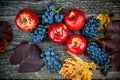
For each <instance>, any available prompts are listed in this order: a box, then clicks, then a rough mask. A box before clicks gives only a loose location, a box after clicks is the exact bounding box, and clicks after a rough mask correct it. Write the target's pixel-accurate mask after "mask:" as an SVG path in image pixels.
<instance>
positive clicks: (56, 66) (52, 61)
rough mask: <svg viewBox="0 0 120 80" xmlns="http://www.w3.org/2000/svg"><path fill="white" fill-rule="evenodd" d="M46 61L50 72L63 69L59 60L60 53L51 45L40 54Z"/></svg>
mask: <svg viewBox="0 0 120 80" xmlns="http://www.w3.org/2000/svg"><path fill="white" fill-rule="evenodd" d="M40 56H41V57H42V58H43V60H44V62H45V66H46V67H47V69H48V70H49V71H50V72H52V73H53V72H59V71H60V69H61V66H62V65H61V62H60V61H59V60H58V55H57V53H56V51H55V50H54V49H53V48H51V47H49V48H48V49H47V50H45V51H43V52H42V53H41V55H40Z"/></svg>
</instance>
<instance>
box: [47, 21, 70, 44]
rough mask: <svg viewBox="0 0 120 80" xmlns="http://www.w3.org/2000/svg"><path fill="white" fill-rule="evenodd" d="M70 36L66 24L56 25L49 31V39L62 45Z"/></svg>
mask: <svg viewBox="0 0 120 80" xmlns="http://www.w3.org/2000/svg"><path fill="white" fill-rule="evenodd" d="M68 34H69V31H68V29H67V27H66V25H65V24H63V23H54V24H52V25H51V26H50V27H49V29H48V37H49V39H50V40H51V41H53V42H55V43H58V44H61V43H63V42H65V40H66V39H67V37H68Z"/></svg>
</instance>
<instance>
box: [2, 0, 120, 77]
mask: <svg viewBox="0 0 120 80" xmlns="http://www.w3.org/2000/svg"><path fill="white" fill-rule="evenodd" d="M50 3H54V4H55V5H56V7H59V6H62V5H64V6H65V9H64V10H63V11H62V13H65V12H66V11H67V10H69V9H72V8H77V9H81V10H83V11H84V12H85V14H86V16H87V17H88V16H90V15H93V16H94V15H96V14H97V13H100V12H104V13H105V12H108V13H113V14H119V15H120V0H0V20H1V21H2V20H5V21H8V22H9V23H10V25H11V27H12V32H13V35H14V38H13V39H12V40H11V41H10V44H9V46H8V48H7V51H6V54H4V55H1V54H0V78H15V79H16V78H22V79H24V78H29V79H31V78H38V79H39V78H56V79H64V77H63V76H61V75H59V74H58V73H50V72H49V71H48V70H47V69H46V67H43V68H42V69H41V70H39V71H37V72H32V73H18V72H17V67H18V65H16V66H15V65H10V64H9V62H8V55H9V54H8V52H9V51H11V50H12V49H13V48H14V47H15V46H16V45H18V44H20V43H21V42H22V41H30V39H29V33H24V32H21V31H20V30H18V28H16V26H15V22H14V18H15V15H16V14H17V12H18V11H19V10H21V9H23V8H30V9H32V10H34V11H35V12H36V13H37V14H38V15H39V17H41V15H42V13H43V12H44V10H45V8H46V7H47V5H49V4H50ZM73 33H79V32H71V34H73ZM38 46H39V47H40V48H41V49H42V50H45V49H47V48H48V47H49V46H52V47H53V48H54V49H55V50H56V51H57V52H58V54H59V58H60V60H61V61H63V60H64V59H65V58H66V57H70V56H69V55H68V54H67V53H66V49H65V44H62V45H57V44H55V43H52V42H51V41H49V39H46V40H44V41H42V42H41V43H39V44H38ZM79 57H80V58H82V59H83V60H84V61H87V62H91V61H92V60H91V59H90V58H89V57H88V56H85V55H79ZM93 78H120V72H110V73H109V74H108V76H107V77H105V76H103V75H101V73H100V71H99V70H96V71H93Z"/></svg>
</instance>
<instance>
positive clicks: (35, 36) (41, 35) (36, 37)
mask: <svg viewBox="0 0 120 80" xmlns="http://www.w3.org/2000/svg"><path fill="white" fill-rule="evenodd" d="M46 36H47V34H46V29H45V28H44V26H43V25H41V24H40V25H38V27H37V28H36V29H35V30H33V31H32V32H31V33H30V39H31V41H32V42H34V43H39V42H41V41H42V40H43V39H45V38H46Z"/></svg>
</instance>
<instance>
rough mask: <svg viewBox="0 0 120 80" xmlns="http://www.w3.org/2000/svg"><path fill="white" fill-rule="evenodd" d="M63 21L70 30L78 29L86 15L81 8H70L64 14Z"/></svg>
mask: <svg viewBox="0 0 120 80" xmlns="http://www.w3.org/2000/svg"><path fill="white" fill-rule="evenodd" d="M64 21H65V24H66V26H67V27H68V28H69V29H70V30H80V29H81V28H82V27H83V26H84V24H85V21H86V17H85V14H84V13H83V12H82V11H81V10H78V9H71V10H69V11H68V12H67V13H66V14H65V17H64Z"/></svg>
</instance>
